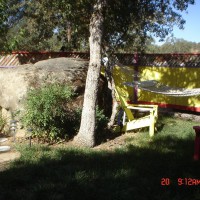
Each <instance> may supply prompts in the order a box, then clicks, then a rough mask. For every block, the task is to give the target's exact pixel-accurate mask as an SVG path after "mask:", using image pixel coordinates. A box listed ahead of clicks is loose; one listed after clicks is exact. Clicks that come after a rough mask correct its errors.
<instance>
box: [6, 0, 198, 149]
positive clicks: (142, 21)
mask: <svg viewBox="0 0 200 200" xmlns="http://www.w3.org/2000/svg"><path fill="white" fill-rule="evenodd" d="M8 1H9V0H8ZM15 1H17V0H15ZM18 2H19V4H20V5H22V7H21V8H20V9H18V10H17V12H18V13H22V15H20V14H18V15H17V17H16V16H15V17H14V15H11V16H10V18H9V19H13V20H16V18H21V19H22V18H26V19H28V20H30V22H31V23H29V25H31V24H32V26H33V27H34V29H33V30H34V32H36V33H37V34H36V37H38V39H40V40H41V39H45V38H48V37H50V36H51V35H52V33H53V31H54V30H59V27H60V25H61V24H63V25H62V27H64V26H65V24H66V27H67V29H66V30H67V33H68V40H70V37H69V36H70V29H71V30H74V32H75V33H79V34H78V37H81V35H82V36H83V37H87V36H88V35H89V34H90V39H89V45H90V64H89V69H88V75H87V80H86V88H85V95H84V104H83V112H82V120H81V126H80V130H79V133H78V135H77V137H76V141H79V142H80V143H82V144H83V145H86V146H90V147H91V146H94V145H95V110H96V109H95V107H96V95H97V89H98V80H99V76H100V68H101V57H102V55H101V54H102V47H103V49H104V50H106V51H107V50H110V49H112V51H113V50H117V49H118V48H119V47H120V48H121V50H122V49H126V48H127V49H128V50H135V49H136V48H135V47H137V46H140V47H144V45H145V42H146V39H147V38H149V37H150V36H151V35H152V34H154V35H156V36H158V37H160V38H161V39H162V38H164V37H165V36H167V35H168V34H169V33H170V32H171V31H172V30H173V25H178V26H179V27H180V28H183V24H184V20H183V19H182V17H181V14H180V11H183V10H186V9H187V7H188V5H189V4H194V0H171V1H170V0H156V1H155V0H126V1H124V0H77V1H74V0H62V1H57V0H52V1H47V0H43V1H36V0H31V1H30V0H18ZM76 31H77V32H76ZM72 37H73V35H72ZM35 42H37V40H35ZM141 49H143V48H141Z"/></svg>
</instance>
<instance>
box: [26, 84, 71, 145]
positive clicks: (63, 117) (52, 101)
mask: <svg viewBox="0 0 200 200" xmlns="http://www.w3.org/2000/svg"><path fill="white" fill-rule="evenodd" d="M73 95H74V94H73V92H72V89H71V88H70V87H68V86H65V85H59V84H57V83H52V84H49V85H45V86H44V87H41V88H38V89H33V90H30V91H29V93H28V95H27V101H26V111H25V113H24V115H23V117H22V122H23V124H24V125H25V126H26V127H27V128H28V127H31V128H32V129H33V135H34V136H36V137H38V138H46V139H47V140H50V141H53V140H57V139H59V138H63V137H67V136H68V135H69V134H70V133H67V128H66V124H69V122H70V121H71V120H72V119H73V112H72V111H70V109H69V108H67V107H66V105H67V103H69V102H70V101H71V100H72V97H73ZM71 117H72V118H71ZM67 122H68V123H67ZM68 130H69V129H68ZM69 131H70V130H69Z"/></svg>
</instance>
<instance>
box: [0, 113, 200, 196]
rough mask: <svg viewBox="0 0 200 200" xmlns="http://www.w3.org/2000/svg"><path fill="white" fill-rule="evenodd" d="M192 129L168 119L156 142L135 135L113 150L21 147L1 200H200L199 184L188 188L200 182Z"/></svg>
mask: <svg viewBox="0 0 200 200" xmlns="http://www.w3.org/2000/svg"><path fill="white" fill-rule="evenodd" d="M193 125H198V123H194V122H191V121H184V120H178V119H173V118H166V117H165V118H162V119H161V120H160V123H159V127H158V134H157V135H156V136H155V137H154V138H151V139H150V138H149V136H148V132H141V133H135V134H136V136H134V137H128V138H127V139H126V143H127V145H126V146H124V147H123V148H120V149H116V150H115V151H97V150H94V149H75V148H74V149H73V148H70V149H69V148H68V149H67V148H64V147H62V148H50V147H44V146H33V147H31V148H29V147H28V146H27V145H24V146H20V147H18V149H19V151H20V152H21V154H22V156H21V158H20V159H19V160H17V161H15V162H14V163H12V164H11V167H10V169H8V170H6V171H3V172H0V199H2V200H4V199H5V200H12V199H17V200H23V199H24V200H36V199H38V200H42V199H44V200H46V199H52V200H53V199H55V200H61V199H62V200H64V199H65V200H76V199H81V200H84V199H88V200H98V199H99V200H100V199H102V200H110V199H113V200H118V199H119V200H129V199H130V200H133V199H136V200H148V199H152V200H161V199H162V200H194V199H200V183H199V184H198V185H187V184H186V180H189V178H192V179H198V180H200V162H195V161H193V159H192V157H193V151H194V130H193V129H192V126H193ZM133 134H134V133H133ZM179 178H181V179H179ZM182 179H183V182H184V183H185V185H179V184H180V182H178V181H180V180H182ZM161 182H162V183H163V184H165V183H166V184H169V185H162V184H161ZM188 183H189V182H188Z"/></svg>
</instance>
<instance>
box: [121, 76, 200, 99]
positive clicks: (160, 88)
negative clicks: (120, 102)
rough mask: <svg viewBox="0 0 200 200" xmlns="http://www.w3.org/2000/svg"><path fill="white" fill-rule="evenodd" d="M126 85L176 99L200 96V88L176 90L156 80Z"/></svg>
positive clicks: (126, 83) (127, 83)
mask: <svg viewBox="0 0 200 200" xmlns="http://www.w3.org/2000/svg"><path fill="white" fill-rule="evenodd" d="M124 85H126V86H129V87H134V86H138V87H139V88H140V89H142V90H146V91H149V92H154V93H158V94H163V95H167V96H174V97H187V96H198V95H200V88H194V89H185V88H175V87H170V86H167V85H162V84H160V83H159V82H157V81H156V80H149V81H134V82H132V83H130V82H125V83H124Z"/></svg>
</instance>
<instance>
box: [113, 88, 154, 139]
mask: <svg viewBox="0 0 200 200" xmlns="http://www.w3.org/2000/svg"><path fill="white" fill-rule="evenodd" d="M115 94H116V98H117V100H118V101H120V104H121V107H122V109H123V110H124V116H123V123H122V124H123V126H122V129H121V131H122V132H126V131H130V130H134V129H138V128H143V127H149V135H150V137H152V136H154V130H155V123H156V119H157V116H158V106H157V105H141V104H128V103H127V100H126V98H125V96H124V95H123V92H122V91H120V88H119V87H116V88H115ZM131 110H138V111H143V112H148V113H149V114H148V115H146V116H144V117H140V118H138V119H135V118H134V115H133V113H132V111H131ZM125 115H126V116H125Z"/></svg>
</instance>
